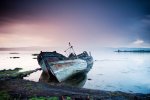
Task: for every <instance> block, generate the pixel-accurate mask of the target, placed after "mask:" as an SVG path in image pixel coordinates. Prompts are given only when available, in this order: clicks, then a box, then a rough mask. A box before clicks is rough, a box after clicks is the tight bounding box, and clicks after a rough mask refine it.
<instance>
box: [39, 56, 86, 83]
mask: <svg viewBox="0 0 150 100" xmlns="http://www.w3.org/2000/svg"><path fill="white" fill-rule="evenodd" d="M40 65H41V67H42V70H43V71H45V72H47V73H48V70H50V72H51V73H52V74H53V75H54V76H55V77H56V78H57V80H58V81H59V82H62V81H64V80H66V79H68V78H69V77H71V76H73V75H75V74H77V73H80V72H82V71H84V70H86V68H87V62H86V61H85V60H82V59H73V60H62V61H55V62H51V61H47V60H42V61H41V63H40ZM48 67H49V68H48Z"/></svg>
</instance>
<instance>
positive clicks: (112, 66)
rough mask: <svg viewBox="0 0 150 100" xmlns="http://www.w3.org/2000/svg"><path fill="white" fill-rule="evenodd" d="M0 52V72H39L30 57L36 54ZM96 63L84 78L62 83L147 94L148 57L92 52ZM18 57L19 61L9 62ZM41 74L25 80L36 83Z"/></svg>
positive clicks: (31, 52) (149, 59) (110, 51)
mask: <svg viewBox="0 0 150 100" xmlns="http://www.w3.org/2000/svg"><path fill="white" fill-rule="evenodd" d="M12 52H15V51H0V69H13V68H16V67H20V68H23V71H27V70H32V69H35V68H39V67H40V66H39V65H38V63H37V60H36V59H33V58H35V56H32V54H33V53H39V52H37V51H24V52H23V51H17V52H19V54H10V53H12ZM92 55H93V57H94V59H95V60H96V61H95V62H94V65H93V68H92V69H91V70H90V72H89V73H88V74H87V76H86V75H81V76H78V77H76V80H77V79H78V78H79V80H78V81H76V80H74V79H72V80H69V81H67V82H66V83H68V84H71V85H74V86H79V87H84V88H90V89H100V90H111V91H124V92H133V93H150V79H149V76H150V53H117V52H113V50H97V51H92ZM10 57H20V58H16V59H13V58H10ZM41 73H42V71H38V72H36V73H33V74H31V75H30V76H29V77H25V79H29V80H33V81H39V78H40V77H41Z"/></svg>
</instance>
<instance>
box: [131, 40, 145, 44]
mask: <svg viewBox="0 0 150 100" xmlns="http://www.w3.org/2000/svg"><path fill="white" fill-rule="evenodd" d="M143 43H144V41H143V40H140V39H137V40H136V41H134V42H133V44H135V45H142V44H143Z"/></svg>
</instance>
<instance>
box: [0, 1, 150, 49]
mask: <svg viewBox="0 0 150 100" xmlns="http://www.w3.org/2000/svg"><path fill="white" fill-rule="evenodd" d="M68 42H71V43H72V44H73V45H75V46H79V47H91V48H94V47H150V1H149V0H0V47H1V48H3V47H60V46H66V45H67V44H68Z"/></svg>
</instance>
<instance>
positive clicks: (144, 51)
mask: <svg viewBox="0 0 150 100" xmlns="http://www.w3.org/2000/svg"><path fill="white" fill-rule="evenodd" d="M115 52H135V53H136V52H137V53H150V50H119V49H118V50H117V51H115Z"/></svg>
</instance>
